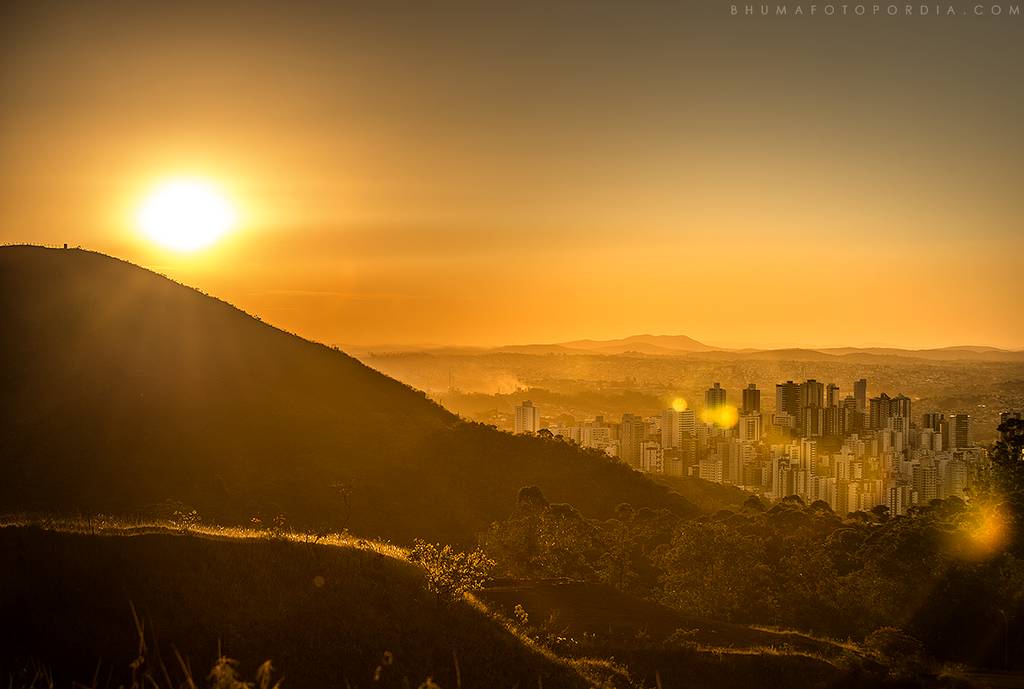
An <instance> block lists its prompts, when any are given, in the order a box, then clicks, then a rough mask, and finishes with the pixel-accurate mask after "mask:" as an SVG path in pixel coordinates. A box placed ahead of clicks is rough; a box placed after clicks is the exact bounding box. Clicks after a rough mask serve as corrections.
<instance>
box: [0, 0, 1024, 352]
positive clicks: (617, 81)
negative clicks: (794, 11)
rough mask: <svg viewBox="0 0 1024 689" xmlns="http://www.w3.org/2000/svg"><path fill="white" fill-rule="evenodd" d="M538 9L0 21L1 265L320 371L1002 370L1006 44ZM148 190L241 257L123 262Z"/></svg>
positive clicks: (1012, 299) (602, 10)
mask: <svg viewBox="0 0 1024 689" xmlns="http://www.w3.org/2000/svg"><path fill="white" fill-rule="evenodd" d="M546 4H548V3H544V4H541V3H537V4H530V3H505V4H504V5H501V6H499V5H492V6H490V7H489V8H485V7H484V6H483V5H484V4H483V3H466V4H461V3H421V2H399V1H397V0H396V1H394V2H383V3H359V4H352V5H346V4H345V3H341V2H331V3H327V2H325V3H316V2H300V3H281V2H244V3H243V2H237V3H234V2H232V3H220V4H218V5H217V6H216V7H213V6H212V5H213V4H212V3H199V2H180V3H139V2H127V1H125V2H104V3H88V2H82V3H66V2H50V1H49V0H38V1H36V0H31V1H30V0H17V1H12V2H7V3H4V4H3V6H2V7H0V27H2V28H0V39H2V40H0V43H2V45H0V242H31V243H47V244H59V243H62V242H69V243H71V244H73V245H82V246H84V247H87V248H91V249H96V250H99V251H104V252H107V253H111V254H115V255H117V256H120V257H123V258H126V259H128V260H131V261H134V262H137V263H140V264H142V265H146V266H149V267H153V268H154V269H157V270H159V271H161V272H164V273H167V274H169V275H171V276H173V277H175V278H178V279H180V280H182V281H184V282H187V283H189V284H193V285H196V286H198V287H201V288H202V289H204V290H205V291H207V292H210V293H213V294H216V295H217V296H220V297H222V298H225V299H227V300H228V301H231V302H233V303H235V304H237V305H239V306H241V307H243V308H245V309H246V310H249V311H252V312H255V313H257V314H259V315H261V316H262V317H264V318H265V319H266V320H268V321H270V322H272V323H274V324H276V325H280V326H283V327H285V328H288V329H290V330H294V331H297V332H300V333H302V334H304V335H307V336H310V337H313V338H315V339H320V340H325V341H329V342H345V343H385V342H386V343H410V342H412V343H425V342H432V343H463V344H499V343H510V342H539V341H548V342H550V341H560V340H569V339H576V338H583V337H592V338H611V337H619V336H625V335H629V334H633V333H639V332H652V333H685V334H688V335H690V336H692V337H695V338H697V339H699V340H702V341H705V342H708V343H711V344H719V345H725V346H782V345H798V344H802V345H864V344H891V345H899V346H911V347H927V346H942V345H952V344H991V345H997V346H1004V347H1010V348H1020V347H1024V324H1022V322H1021V320H1020V319H1019V318H1015V317H1014V316H1013V314H1015V312H1016V310H1019V308H1018V307H1017V305H1016V301H1017V295H1019V294H1020V292H1021V288H1022V280H1021V278H1020V273H1019V269H1018V268H1017V265H1016V264H1017V263H1018V262H1019V256H1020V253H1021V249H1024V240H1022V233H1021V230H1022V228H1024V222H1022V221H1024V194H1022V193H1021V190H1022V189H1024V165H1022V164H1021V161H1022V160H1024V134H1022V131H1021V122H1024V95H1022V91H1021V89H1020V88H1019V84H1020V74H1021V71H1022V68H1024V48H1022V46H1024V41H1022V40H1021V32H1022V31H1024V18H1021V17H1016V18H1014V17H1007V16H1004V17H998V18H994V17H963V18H951V19H939V18H935V17H931V18H927V17H899V18H895V19H894V18H874V19H872V18H859V19H858V18H853V17H847V18H831V19H829V20H826V19H825V18H824V17H818V18H816V19H813V20H811V19H797V18H792V17H791V18H788V19H781V20H775V19H764V18H752V19H751V18H747V19H744V18H736V17H730V16H729V15H728V11H727V7H728V5H726V4H722V3H715V2H708V3H703V4H700V3H664V4H659V3H643V7H637V3H628V2H580V3H576V4H573V3H559V8H558V9H551V8H546V7H545V5H546ZM428 5H429V7H428ZM176 174H195V175H200V176H204V177H208V178H210V179H213V180H216V181H217V182H218V183H219V184H221V185H222V186H223V187H224V188H225V189H226V190H227V191H228V193H229V195H230V196H231V198H232V199H233V201H234V203H235V204H236V206H237V207H238V210H239V212H240V214H241V224H240V227H239V228H238V229H237V231H236V232H234V233H233V234H232V235H230V236H229V237H228V238H226V239H225V240H223V241H221V242H220V243H219V244H218V245H216V246H215V247H213V248H211V249H209V250H206V251H202V252H199V253H196V254H191V255H176V254H172V253H169V252H166V251H164V250H161V249H158V248H156V247H154V246H152V245H150V244H149V243H148V242H147V240H145V239H144V238H143V237H142V236H141V235H140V233H139V232H138V228H137V227H136V226H135V221H134V213H135V210H136V208H137V207H138V204H139V203H140V202H141V199H142V198H143V196H144V195H145V193H146V190H147V189H148V188H150V187H151V185H152V184H153V183H154V182H155V181H156V180H159V179H162V178H166V177H168V176H172V175H176Z"/></svg>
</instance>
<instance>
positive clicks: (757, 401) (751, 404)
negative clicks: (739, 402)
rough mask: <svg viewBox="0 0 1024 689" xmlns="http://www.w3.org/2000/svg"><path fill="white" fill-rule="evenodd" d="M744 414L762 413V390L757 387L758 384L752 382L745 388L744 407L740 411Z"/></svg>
mask: <svg viewBox="0 0 1024 689" xmlns="http://www.w3.org/2000/svg"><path fill="white" fill-rule="evenodd" d="M740 413H742V414H760V413H761V391H760V390H758V389H757V386H756V385H754V384H753V383H751V384H750V385H748V386H747V387H745V388H744V389H743V408H742V410H741V411H740Z"/></svg>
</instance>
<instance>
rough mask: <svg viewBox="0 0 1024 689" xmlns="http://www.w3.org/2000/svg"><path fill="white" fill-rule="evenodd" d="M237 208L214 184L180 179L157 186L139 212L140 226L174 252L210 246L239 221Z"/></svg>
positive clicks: (157, 241) (150, 236) (147, 234)
mask: <svg viewBox="0 0 1024 689" xmlns="http://www.w3.org/2000/svg"><path fill="white" fill-rule="evenodd" d="M237 220H238V218H237V214H236V213H235V209H234V208H233V207H232V206H231V204H230V202H228V200H227V198H226V197H225V196H224V195H223V194H222V193H221V192H220V191H219V190H218V189H217V187H216V186H214V185H213V184H211V183H209V182H206V181H203V180H198V179H177V180H171V181H169V182H164V183H163V184H160V185H159V186H157V187H156V188H155V189H154V190H153V191H152V192H151V193H150V195H149V196H148V197H147V198H146V200H145V202H144V203H143V204H142V207H141V208H140V209H139V214H138V221H139V227H140V228H141V229H142V231H143V233H144V234H145V235H146V236H147V237H149V238H150V239H151V240H153V241H154V242H156V243H157V244H159V245H161V246H164V247H167V248H169V249H173V250H175V251H196V250H197V249H202V248H204V247H207V246H210V245H211V244H213V243H214V242H216V241H217V240H218V239H220V238H221V237H222V236H223V235H224V234H226V233H227V232H229V231H230V230H231V229H232V228H233V227H234V226H235V223H236V222H237Z"/></svg>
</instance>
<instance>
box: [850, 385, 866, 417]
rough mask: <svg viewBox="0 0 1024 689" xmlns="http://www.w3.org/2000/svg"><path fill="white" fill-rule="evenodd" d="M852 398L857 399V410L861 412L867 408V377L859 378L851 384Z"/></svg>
mask: <svg viewBox="0 0 1024 689" xmlns="http://www.w3.org/2000/svg"><path fill="white" fill-rule="evenodd" d="M853 398H854V399H855V400H857V411H859V412H860V413H861V414H863V413H864V412H866V411H867V410H868V379H867V378H861V379H860V380H858V381H855V382H854V384H853Z"/></svg>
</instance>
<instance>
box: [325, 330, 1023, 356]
mask: <svg viewBox="0 0 1024 689" xmlns="http://www.w3.org/2000/svg"><path fill="white" fill-rule="evenodd" d="M345 349H346V351H350V352H358V353H384V352H388V353H401V352H413V351H431V352H435V353H445V354H472V353H480V354H485V353H486V354H489V353H506V354H566V355H572V354H599V355H616V354H634V355H645V356H689V357H698V358H702V359H707V358H710V359H752V360H762V361H763V360H769V361H835V360H837V359H841V360H844V361H857V360H862V361H865V362H871V361H875V362H877V361H878V359H879V358H883V357H900V358H904V359H924V360H931V361H961V360H962V361H1021V362H1024V351H1015V350H1007V349H999V348H998V347H989V346H979V345H958V346H951V347H938V348H934V349H900V348H897V347H826V348H812V347H789V348H783V349H756V348H744V349H727V348H723V347H713V346H711V345H707V344H704V343H703V342H700V341H699V340H695V339H693V338H692V337H688V336H686V335H631V336H630V337H624V338H621V339H617V340H573V341H571V342H559V343H555V344H525V345H503V346H500V347H489V348H488V347H444V346H431V345H421V346H415V345H398V346H390V345H376V346H372V347H371V346H365V345H350V346H345Z"/></svg>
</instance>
